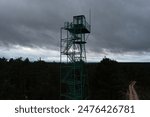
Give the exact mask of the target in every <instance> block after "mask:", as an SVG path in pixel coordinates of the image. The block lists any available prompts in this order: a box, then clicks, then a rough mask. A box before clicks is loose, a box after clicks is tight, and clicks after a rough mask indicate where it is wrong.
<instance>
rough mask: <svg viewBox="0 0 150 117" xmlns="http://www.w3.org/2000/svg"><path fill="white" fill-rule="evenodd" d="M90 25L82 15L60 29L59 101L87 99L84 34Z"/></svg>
mask: <svg viewBox="0 0 150 117" xmlns="http://www.w3.org/2000/svg"><path fill="white" fill-rule="evenodd" d="M88 33H90V25H89V24H88V23H87V22H86V18H85V16H84V15H79V16H74V17H73V22H65V23H64V27H62V28H61V41H60V62H61V86H60V88H61V90H60V91H61V92H60V93H61V99H86V98H87V90H88V83H87V73H86V67H85V62H86V49H85V44H86V39H87V36H86V34H88Z"/></svg>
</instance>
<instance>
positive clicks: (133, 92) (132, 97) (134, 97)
mask: <svg viewBox="0 0 150 117" xmlns="http://www.w3.org/2000/svg"><path fill="white" fill-rule="evenodd" d="M135 84H136V81H131V83H130V84H129V90H128V92H127V93H128V96H129V100H139V96H138V94H137V92H136V90H135V87H134V86H135Z"/></svg>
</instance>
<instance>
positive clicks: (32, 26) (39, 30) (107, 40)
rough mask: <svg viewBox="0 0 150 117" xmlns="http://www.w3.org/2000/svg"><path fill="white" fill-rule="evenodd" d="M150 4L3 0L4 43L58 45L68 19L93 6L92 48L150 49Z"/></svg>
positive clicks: (145, 0)
mask: <svg viewBox="0 0 150 117" xmlns="http://www.w3.org/2000/svg"><path fill="white" fill-rule="evenodd" d="M149 6H150V1H149V0H11V1H10V0H0V43H1V44H0V45H1V46H8V47H10V46H11V45H22V46H30V47H34V46H39V47H47V48H53V49H54V48H58V47H59V29H60V27H61V26H63V23H64V21H68V20H72V19H71V18H72V16H73V15H78V14H82V13H83V14H86V15H87V14H88V10H89V9H91V10H92V33H91V36H90V39H89V40H88V49H90V50H91V51H95V52H101V51H103V50H104V49H107V50H109V51H110V52H115V53H116V52H126V51H139V52H140V51H149V50H150V46H149V45H150V20H149V19H150V15H149V12H150V8H149ZM87 16H88V15H87Z"/></svg>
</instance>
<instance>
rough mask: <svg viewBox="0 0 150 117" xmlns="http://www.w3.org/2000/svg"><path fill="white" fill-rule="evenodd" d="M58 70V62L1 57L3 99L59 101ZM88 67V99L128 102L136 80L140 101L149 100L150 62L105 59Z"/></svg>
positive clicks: (1, 91) (1, 97) (0, 83)
mask: <svg viewBox="0 0 150 117" xmlns="http://www.w3.org/2000/svg"><path fill="white" fill-rule="evenodd" d="M59 67H60V64H59V63H57V62H45V61H42V60H38V61H34V62H33V61H30V60H29V59H28V58H26V59H23V58H22V57H19V58H16V59H14V58H11V59H9V60H7V59H6V58H4V57H3V58H0V99H36V100H37V99H59V95H60V94H59V93H60V91H59V90H60V71H59V70H60V68H59ZM86 68H87V70H88V79H89V89H88V90H89V97H90V98H89V99H105V100H106V99H114V100H117V99H126V91H127V89H128V84H129V82H130V81H131V80H136V81H137V85H136V89H137V92H138V94H139V97H140V99H150V92H149V90H150V78H149V76H150V71H149V70H150V63H119V62H117V61H115V60H111V59H109V58H106V57H105V58H104V59H103V60H101V61H100V63H87V64H86ZM64 88H65V87H64Z"/></svg>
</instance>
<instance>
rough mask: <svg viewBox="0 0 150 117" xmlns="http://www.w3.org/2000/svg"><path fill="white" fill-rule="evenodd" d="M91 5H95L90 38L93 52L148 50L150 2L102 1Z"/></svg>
mask: <svg viewBox="0 0 150 117" xmlns="http://www.w3.org/2000/svg"><path fill="white" fill-rule="evenodd" d="M90 4H91V6H94V7H95V8H94V7H93V12H92V13H93V14H92V16H93V21H92V27H93V28H92V29H93V31H92V32H93V40H90V42H91V43H92V46H90V47H91V49H92V50H93V51H97V52H98V51H102V50H103V48H105V49H108V50H109V51H111V52H124V51H125V52H126V51H149V49H150V46H149V45H150V33H149V30H150V20H149V19H150V15H149V12H150V9H149V5H150V1H148V0H142V1H141V0H100V1H99V3H97V4H95V3H94V2H90ZM93 47H94V48H93Z"/></svg>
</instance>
